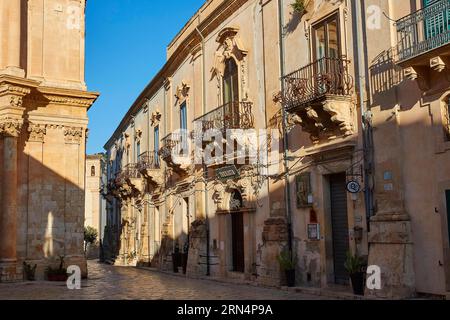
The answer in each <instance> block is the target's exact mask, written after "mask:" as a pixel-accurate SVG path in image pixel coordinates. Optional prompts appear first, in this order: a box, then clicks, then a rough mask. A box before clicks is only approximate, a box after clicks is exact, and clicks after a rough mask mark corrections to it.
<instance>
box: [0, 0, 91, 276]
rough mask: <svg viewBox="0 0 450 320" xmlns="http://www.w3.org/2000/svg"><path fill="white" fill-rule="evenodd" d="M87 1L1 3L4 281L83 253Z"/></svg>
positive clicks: (0, 240) (82, 263)
mask: <svg viewBox="0 0 450 320" xmlns="http://www.w3.org/2000/svg"><path fill="white" fill-rule="evenodd" d="M85 3H86V1H84V0H80V1H73V0H49V1H42V0H30V1H23V0H11V1H2V2H1V4H0V39H2V45H1V46H0V137H1V138H0V182H1V188H0V203H1V209H0V282H3V281H16V280H22V279H23V278H24V273H23V266H24V264H27V265H29V266H31V267H33V266H34V265H36V266H37V270H36V277H37V278H38V279H42V278H44V277H45V269H46V268H47V267H48V266H53V267H55V266H58V265H59V262H60V258H61V257H63V259H64V261H65V264H66V266H69V265H77V266H79V267H80V268H81V270H82V273H83V275H85V276H86V274H87V266H86V260H85V257H84V250H83V226H84V184H85V148H86V140H85V139H86V129H87V124H88V117H87V110H88V109H89V107H90V106H91V105H92V104H93V103H94V101H95V100H96V99H97V97H98V94H97V93H92V92H88V91H87V88H86V84H85V82H84V49H85V48H84V40H85V25H84V13H85Z"/></svg>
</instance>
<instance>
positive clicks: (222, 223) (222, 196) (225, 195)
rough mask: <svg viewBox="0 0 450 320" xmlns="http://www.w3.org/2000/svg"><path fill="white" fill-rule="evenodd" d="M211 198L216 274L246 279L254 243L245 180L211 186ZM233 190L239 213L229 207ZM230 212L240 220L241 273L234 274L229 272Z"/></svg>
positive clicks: (249, 189)
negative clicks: (237, 197)
mask: <svg viewBox="0 0 450 320" xmlns="http://www.w3.org/2000/svg"><path fill="white" fill-rule="evenodd" d="M213 190H214V194H213V199H214V202H215V203H216V205H217V210H216V217H217V219H218V234H217V235H216V236H217V238H218V239H217V240H218V252H219V261H220V262H219V263H220V265H219V274H220V276H221V277H225V278H236V277H238V278H239V279H241V280H244V279H246V280H250V278H251V276H252V271H251V270H252V268H253V265H254V263H255V262H256V240H255V236H254V235H255V223H254V213H255V212H256V205H255V203H256V202H255V196H254V192H252V190H253V189H252V186H251V182H250V180H249V178H246V177H244V178H242V179H240V180H238V181H236V180H228V181H227V182H226V183H224V182H220V181H216V182H215V184H214V189H213ZM234 191H237V192H239V193H240V195H241V197H242V207H241V208H239V210H237V211H236V210H233V208H231V197H232V194H233V192H234ZM233 212H242V213H243V218H244V255H245V259H244V265H245V270H244V274H238V273H235V272H233V271H232V269H233V258H232V255H233V252H232V242H231V241H232V240H231V239H232V230H231V227H232V223H231V215H232V214H233Z"/></svg>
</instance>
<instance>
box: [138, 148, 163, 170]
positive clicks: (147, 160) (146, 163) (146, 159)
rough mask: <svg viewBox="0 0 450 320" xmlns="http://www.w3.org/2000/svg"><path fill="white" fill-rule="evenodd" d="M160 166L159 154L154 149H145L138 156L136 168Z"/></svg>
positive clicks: (156, 167)
mask: <svg viewBox="0 0 450 320" xmlns="http://www.w3.org/2000/svg"><path fill="white" fill-rule="evenodd" d="M160 167H161V164H160V161H159V155H158V153H157V152H155V151H147V152H144V153H143V154H141V155H139V157H138V169H139V170H145V169H159V168H160Z"/></svg>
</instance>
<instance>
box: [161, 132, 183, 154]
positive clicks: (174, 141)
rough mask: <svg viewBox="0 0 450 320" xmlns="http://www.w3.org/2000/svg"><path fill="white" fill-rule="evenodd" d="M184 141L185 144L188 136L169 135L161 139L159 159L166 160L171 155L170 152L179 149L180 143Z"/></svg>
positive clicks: (179, 134)
mask: <svg viewBox="0 0 450 320" xmlns="http://www.w3.org/2000/svg"><path fill="white" fill-rule="evenodd" d="M182 138H184V139H183V141H185V144H186V143H187V139H188V136H187V135H186V136H183V134H182V133H170V134H169V135H167V136H166V137H164V138H163V139H162V147H161V149H160V150H159V155H160V156H161V158H163V159H166V158H167V157H169V156H170V155H172V151H173V150H174V148H180V146H181V141H182ZM178 151H179V150H178Z"/></svg>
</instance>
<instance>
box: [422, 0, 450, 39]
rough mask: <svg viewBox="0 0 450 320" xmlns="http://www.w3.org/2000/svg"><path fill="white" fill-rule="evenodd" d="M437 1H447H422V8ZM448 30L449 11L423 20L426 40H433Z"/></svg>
mask: <svg viewBox="0 0 450 320" xmlns="http://www.w3.org/2000/svg"><path fill="white" fill-rule="evenodd" d="M439 1H448V0H423V6H424V7H426V6H430V5H432V4H435V3H437V2H439ZM448 30H450V11H449V12H445V11H443V12H439V13H437V14H436V15H434V16H432V17H428V18H427V19H426V20H425V36H426V39H430V38H434V37H436V36H438V35H440V34H441V33H444V32H446V31H448Z"/></svg>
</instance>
